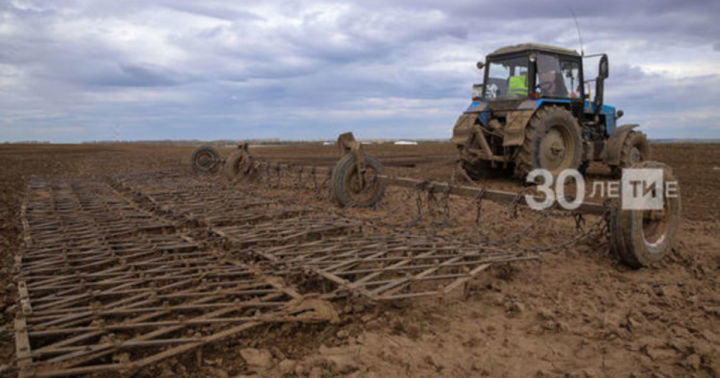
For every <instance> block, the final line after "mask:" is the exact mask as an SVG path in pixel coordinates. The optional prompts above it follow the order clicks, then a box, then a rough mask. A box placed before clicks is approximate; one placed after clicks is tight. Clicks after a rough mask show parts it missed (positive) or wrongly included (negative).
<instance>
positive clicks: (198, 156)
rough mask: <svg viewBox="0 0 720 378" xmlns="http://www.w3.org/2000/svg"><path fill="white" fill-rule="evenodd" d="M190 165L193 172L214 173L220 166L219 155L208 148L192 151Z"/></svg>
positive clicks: (203, 147) (202, 147)
mask: <svg viewBox="0 0 720 378" xmlns="http://www.w3.org/2000/svg"><path fill="white" fill-rule="evenodd" d="M190 165H191V166H192V169H193V171H195V172H199V173H215V172H217V170H218V167H219V166H220V154H218V152H217V150H215V149H214V148H212V147H210V146H201V147H198V148H197V149H196V150H195V151H193V154H192V157H191V158H190Z"/></svg>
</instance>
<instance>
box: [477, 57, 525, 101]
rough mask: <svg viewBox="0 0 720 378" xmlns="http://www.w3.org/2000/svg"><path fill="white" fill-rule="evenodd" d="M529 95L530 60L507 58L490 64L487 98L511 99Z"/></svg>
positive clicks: (486, 84)
mask: <svg viewBox="0 0 720 378" xmlns="http://www.w3.org/2000/svg"><path fill="white" fill-rule="evenodd" d="M527 95H528V58H527V57H518V58H505V59H498V60H495V61H491V62H489V64H488V79H487V82H486V83H485V98H486V99H488V100H492V99H510V98H519V97H527Z"/></svg>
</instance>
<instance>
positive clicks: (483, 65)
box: [476, 61, 485, 70]
mask: <svg viewBox="0 0 720 378" xmlns="http://www.w3.org/2000/svg"><path fill="white" fill-rule="evenodd" d="M476 66H477V68H478V69H479V70H481V69H483V67H485V63H483V62H482V61H478V62H477V64H476Z"/></svg>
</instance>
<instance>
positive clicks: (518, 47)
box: [488, 43, 580, 57]
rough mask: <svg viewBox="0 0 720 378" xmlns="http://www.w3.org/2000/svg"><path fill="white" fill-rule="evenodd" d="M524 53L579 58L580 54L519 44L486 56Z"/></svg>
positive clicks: (551, 47) (550, 47) (502, 48)
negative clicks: (532, 52)
mask: <svg viewBox="0 0 720 378" xmlns="http://www.w3.org/2000/svg"><path fill="white" fill-rule="evenodd" d="M524 51H541V52H549V53H554V54H562V55H571V56H580V54H578V52H577V51H575V50H570V49H565V48H562V47H555V46H550V45H543V44H540V43H521V44H519V45H514V46H505V47H501V48H499V49H497V50H495V51H493V52H491V53H490V54H489V55H488V57H491V56H496V55H505V54H512V53H518V52H524Z"/></svg>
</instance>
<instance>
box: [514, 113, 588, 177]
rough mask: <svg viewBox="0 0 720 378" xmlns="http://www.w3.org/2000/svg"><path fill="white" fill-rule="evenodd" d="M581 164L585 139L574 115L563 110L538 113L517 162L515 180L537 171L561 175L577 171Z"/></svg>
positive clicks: (531, 121) (530, 125)
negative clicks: (565, 171) (567, 171)
mask: <svg viewBox="0 0 720 378" xmlns="http://www.w3.org/2000/svg"><path fill="white" fill-rule="evenodd" d="M581 163H582V136H581V135H580V126H579V125H578V123H577V120H576V119H575V117H573V115H572V113H570V111H568V110H567V109H565V108H561V107H559V106H547V107H543V108H541V109H539V110H538V111H537V112H535V115H533V117H532V119H531V120H530V122H529V123H528V125H527V126H526V127H525V140H524V141H523V144H522V146H520V150H519V152H518V155H517V157H516V158H515V176H516V177H519V178H525V176H527V174H528V173H530V171H532V170H533V169H536V168H545V169H547V170H549V171H550V172H551V173H552V174H553V175H558V174H559V173H560V172H561V171H562V170H564V169H569V168H573V169H577V168H578V167H579V166H580V164H581Z"/></svg>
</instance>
